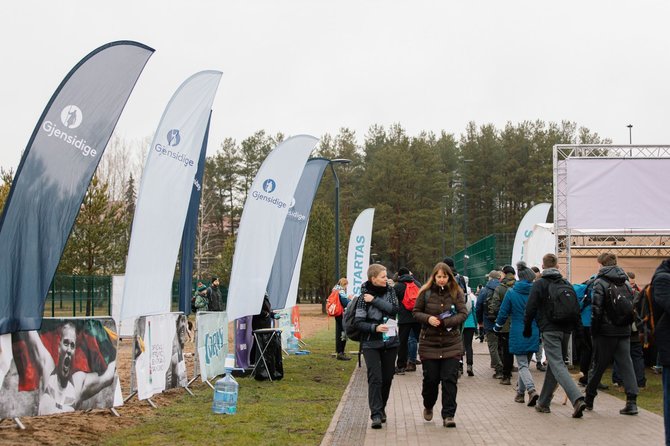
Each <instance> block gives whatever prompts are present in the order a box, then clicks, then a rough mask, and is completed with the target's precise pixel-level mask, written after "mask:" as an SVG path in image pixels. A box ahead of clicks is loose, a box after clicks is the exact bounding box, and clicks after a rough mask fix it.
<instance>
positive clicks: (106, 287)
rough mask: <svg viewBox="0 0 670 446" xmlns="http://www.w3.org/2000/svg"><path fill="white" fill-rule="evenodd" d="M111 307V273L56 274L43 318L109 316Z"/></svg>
mask: <svg viewBox="0 0 670 446" xmlns="http://www.w3.org/2000/svg"><path fill="white" fill-rule="evenodd" d="M111 306H112V277H111V276H55V277H54V279H53V281H52V282H51V287H50V288H49V293H48V294H47V298H46V302H45V304H44V317H70V316H72V317H77V316H108V315H110V314H111Z"/></svg>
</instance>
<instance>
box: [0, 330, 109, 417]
mask: <svg viewBox="0 0 670 446" xmlns="http://www.w3.org/2000/svg"><path fill="white" fill-rule="evenodd" d="M10 337H11V340H10ZM116 341H117V334H116V326H115V324H114V320H113V319H112V318H109V317H107V318H95V319H90V318H89V319H87V318H71V319H55V318H46V319H44V323H43V324H42V327H41V329H40V331H36V330H31V331H20V332H15V333H13V334H11V335H10V334H7V335H4V336H3V337H2V343H1V345H0V364H3V368H2V372H3V375H4V376H2V381H1V382H0V384H2V392H0V418H3V419H4V418H14V417H23V416H35V415H50V414H55V413H63V412H73V411H76V410H89V409H109V408H111V407H113V406H114V396H115V393H116V390H117V389H118V388H119V384H118V377H117V375H116V343H117V342H116ZM5 364H7V365H9V367H7V368H6V369H5V367H4V365H5Z"/></svg>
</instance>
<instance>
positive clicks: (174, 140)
mask: <svg viewBox="0 0 670 446" xmlns="http://www.w3.org/2000/svg"><path fill="white" fill-rule="evenodd" d="M180 141H181V135H180V134H179V130H177V129H172V130H170V131H169V132H168V133H167V142H168V146H170V147H174V146H176V145H178V144H179V142H180Z"/></svg>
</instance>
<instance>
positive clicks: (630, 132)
mask: <svg viewBox="0 0 670 446" xmlns="http://www.w3.org/2000/svg"><path fill="white" fill-rule="evenodd" d="M626 127H628V144H630V145H633V124H628V125H627V126H626Z"/></svg>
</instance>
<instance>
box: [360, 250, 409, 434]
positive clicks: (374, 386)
mask: <svg viewBox="0 0 670 446" xmlns="http://www.w3.org/2000/svg"><path fill="white" fill-rule="evenodd" d="M361 296H362V298H359V299H358V302H357V305H356V315H355V317H354V326H355V327H356V328H357V329H358V330H359V331H360V332H361V341H360V342H361V351H362V352H363V357H364V358H365V365H366V366H367V369H368V404H369V405H370V418H371V419H372V428H373V429H381V427H382V423H385V422H386V402H387V401H388V398H389V394H390V392H391V383H392V382H393V374H394V372H395V360H396V355H397V354H398V345H399V342H398V333H397V327H398V325H397V323H395V318H396V314H398V299H397V298H396V296H395V291H394V290H393V288H392V287H391V286H390V285H389V283H388V278H387V276H386V268H385V267H384V266H382V265H380V264H378V263H375V264H372V265H370V267H369V268H368V280H367V282H364V283H363V285H361ZM389 320H393V322H392V323H391V322H388V321H389Z"/></svg>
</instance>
